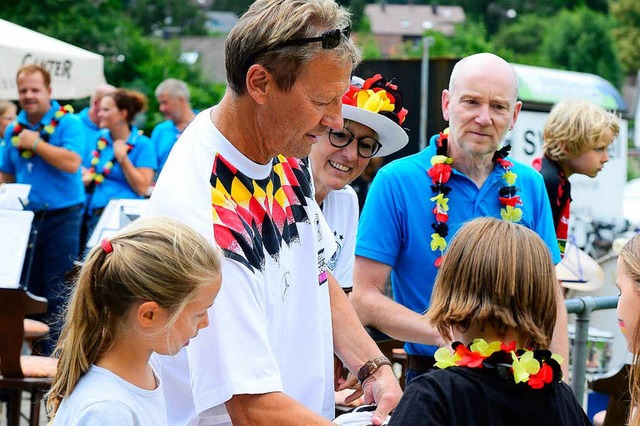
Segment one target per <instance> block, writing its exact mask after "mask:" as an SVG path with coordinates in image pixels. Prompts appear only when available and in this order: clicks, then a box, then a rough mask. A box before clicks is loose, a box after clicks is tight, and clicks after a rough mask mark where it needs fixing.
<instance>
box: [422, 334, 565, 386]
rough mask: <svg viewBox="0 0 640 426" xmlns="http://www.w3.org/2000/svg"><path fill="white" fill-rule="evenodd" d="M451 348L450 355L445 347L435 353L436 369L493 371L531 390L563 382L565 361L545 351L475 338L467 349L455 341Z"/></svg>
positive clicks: (512, 343) (513, 343) (514, 343)
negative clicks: (463, 368) (455, 368)
mask: <svg viewBox="0 0 640 426" xmlns="http://www.w3.org/2000/svg"><path fill="white" fill-rule="evenodd" d="M451 347H452V348H453V350H454V352H453V354H452V353H451V352H450V351H449V349H447V348H440V349H438V350H437V351H436V353H435V354H434V358H435V360H436V363H435V366H436V367H438V368H448V367H455V366H459V367H468V368H490V369H495V370H496V371H497V373H498V374H499V375H500V376H501V377H503V378H505V379H511V378H513V380H514V381H515V382H516V383H526V384H527V385H529V387H531V388H533V389H542V388H543V387H544V386H545V385H547V384H549V383H552V382H554V381H555V382H559V381H560V380H562V370H561V369H560V364H562V363H563V362H564V359H563V358H562V356H560V355H558V354H552V353H551V352H550V351H548V350H536V351H531V350H529V349H516V342H515V341H514V342H511V343H509V344H508V345H507V344H504V343H502V342H491V343H487V342H486V341H485V340H484V339H474V340H473V343H472V344H471V346H469V347H468V348H467V347H466V346H465V345H464V344H462V343H460V342H454V343H453V344H452V345H451Z"/></svg>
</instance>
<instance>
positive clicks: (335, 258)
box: [328, 231, 344, 271]
mask: <svg viewBox="0 0 640 426" xmlns="http://www.w3.org/2000/svg"><path fill="white" fill-rule="evenodd" d="M333 238H334V239H335V240H336V245H337V248H336V251H335V253H333V256H331V259H329V263H328V266H329V270H330V271H334V270H335V269H336V265H337V264H338V259H339V258H340V252H342V242H343V241H344V235H342V234H338V231H333Z"/></svg>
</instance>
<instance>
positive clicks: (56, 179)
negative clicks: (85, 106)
mask: <svg viewBox="0 0 640 426" xmlns="http://www.w3.org/2000/svg"><path fill="white" fill-rule="evenodd" d="M59 109H60V104H59V103H58V102H56V101H52V102H51V109H49V111H48V112H47V113H46V114H45V116H44V117H43V118H42V120H41V121H40V122H39V123H37V124H35V125H31V124H29V122H28V121H27V114H26V113H25V111H20V114H18V120H17V121H18V122H19V123H20V124H21V125H22V126H24V127H25V128H27V129H29V130H34V131H40V129H41V128H42V127H43V126H45V125H48V124H49V123H50V122H51V119H52V118H53V117H54V114H55V113H56V111H58V110H59ZM15 124H16V123H15V122H14V123H11V124H10V125H9V126H8V127H7V129H6V131H5V134H4V144H5V146H4V148H3V149H2V150H0V151H2V152H1V154H2V160H1V161H0V171H1V172H3V173H8V174H11V175H14V176H15V179H16V182H17V183H26V184H29V185H31V192H30V193H29V204H28V206H27V209H29V210H43V209H46V210H55V209H61V208H65V207H71V206H73V205H76V204H80V203H83V202H84V201H85V195H84V185H83V184H82V178H81V170H80V167H78V170H77V171H75V172H74V173H67V172H63V171H62V170H60V169H57V168H55V167H53V166H52V165H50V164H49V163H47V162H46V161H44V160H43V159H42V158H41V157H40V156H39V155H34V156H33V157H31V158H29V159H25V158H22V157H21V156H20V153H19V151H18V149H17V148H16V147H14V146H13V144H12V143H11V137H12V136H13V128H14V127H15ZM83 138H84V131H83V129H82V123H81V122H80V120H79V119H78V117H76V116H75V115H73V114H66V115H65V116H64V117H62V118H61V119H60V121H59V123H58V126H57V127H56V129H55V131H54V132H53V134H52V135H51V137H50V138H49V142H48V143H49V144H51V145H54V146H58V147H63V148H66V149H68V150H70V151H73V152H75V153H77V154H78V155H80V156H81V157H82V155H83V154H84V145H83ZM40 143H42V142H40Z"/></svg>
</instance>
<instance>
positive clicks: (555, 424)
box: [389, 367, 591, 426]
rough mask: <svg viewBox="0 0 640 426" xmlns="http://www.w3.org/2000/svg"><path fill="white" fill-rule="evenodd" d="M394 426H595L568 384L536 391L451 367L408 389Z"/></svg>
mask: <svg viewBox="0 0 640 426" xmlns="http://www.w3.org/2000/svg"><path fill="white" fill-rule="evenodd" d="M389 425H390V426H393V425H403V426H412V425H423V426H432V425H433V426H435V425H445V426H507V425H509V426H511V425H513V426H574V425H591V422H590V421H589V418H588V417H587V415H586V414H585V413H584V411H583V410H582V407H580V404H578V401H577V400H576V398H575V396H574V395H573V392H572V391H571V388H569V386H567V384H566V383H564V382H559V383H551V384H548V385H546V386H545V387H544V388H543V389H532V388H530V387H529V386H528V385H527V384H526V383H519V384H516V383H515V382H514V381H513V377H510V378H508V379H506V378H503V377H500V376H499V375H498V373H497V372H496V371H495V370H493V369H484V368H483V369H477V368H467V367H449V368H446V369H444V370H434V371H432V372H429V373H426V374H423V375H421V376H419V377H417V378H416V379H414V380H413V381H411V383H409V385H408V386H407V388H406V390H405V393H404V396H403V397H402V400H401V401H400V404H399V405H398V407H397V408H396V409H395V411H394V412H393V413H392V415H391V422H390V423H389Z"/></svg>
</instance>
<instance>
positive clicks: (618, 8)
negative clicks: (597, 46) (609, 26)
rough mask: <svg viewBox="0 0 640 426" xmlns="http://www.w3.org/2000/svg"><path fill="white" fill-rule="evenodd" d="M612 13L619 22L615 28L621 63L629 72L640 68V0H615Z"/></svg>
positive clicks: (634, 71)
mask: <svg viewBox="0 0 640 426" xmlns="http://www.w3.org/2000/svg"><path fill="white" fill-rule="evenodd" d="M611 15H612V17H613V18H614V19H615V20H616V21H617V22H618V26H617V27H616V28H614V29H613V37H614V38H615V40H616V42H617V45H618V50H619V52H620V63H621V64H622V68H623V69H624V71H625V72H626V73H628V74H635V73H636V72H637V71H638V70H639V69H640V2H638V0H613V1H612V2H611Z"/></svg>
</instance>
